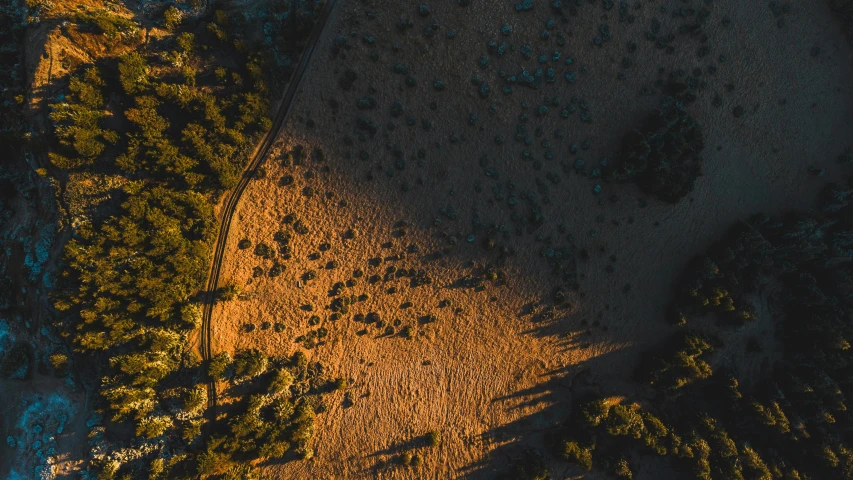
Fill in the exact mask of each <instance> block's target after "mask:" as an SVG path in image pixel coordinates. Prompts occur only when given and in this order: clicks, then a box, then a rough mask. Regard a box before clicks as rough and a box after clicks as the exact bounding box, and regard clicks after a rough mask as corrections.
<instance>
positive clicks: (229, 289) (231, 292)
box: [217, 284, 240, 302]
mask: <svg viewBox="0 0 853 480" xmlns="http://www.w3.org/2000/svg"><path fill="white" fill-rule="evenodd" d="M217 293H218V295H217V296H218V297H219V299H220V300H223V301H226V302H228V301H231V300H234V299H235V298H237V295H240V287H238V286H237V285H234V284H231V285H226V286H224V287H220V288H219V292H217Z"/></svg>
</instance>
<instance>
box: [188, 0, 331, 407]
mask: <svg viewBox="0 0 853 480" xmlns="http://www.w3.org/2000/svg"><path fill="white" fill-rule="evenodd" d="M335 3H336V0H327V3H326V5H325V6H324V8H323V13H322V14H321V15H320V18H319V19H318V20H317V24H316V25H315V26H314V30H313V31H312V32H311V37H309V39H308V44H307V45H306V46H305V52H304V53H303V54H302V57H301V58H300V59H299V66H298V67H297V68H296V71H295V72H294V73H293V76H292V77H291V79H290V82H289V83H288V86H287V91H286V92H285V94H284V97H283V98H282V100H281V103H280V104H279V107H278V112H277V113H276V116H275V119H274V120H273V124H272V127H270V129H269V130H268V131H267V133H266V135H265V136H264V139H263V140H262V141H261V144H260V145H259V146H258V148H257V149H256V150H255V154H254V156H253V157H252V160H251V162H250V163H249V165H248V166H247V167H246V170H245V171H244V172H243V176H242V178H241V179H240V183H238V184H237V186H236V187H235V188H234V189H233V190H232V191H231V193H230V194H228V197H227V198H226V199H225V203H224V207H223V209H222V221H221V223H220V228H219V236H218V237H217V238H216V244H215V246H214V256H213V264H212V267H211V270H210V275H209V276H208V280H207V289H206V294H205V299H204V310H203V313H202V326H201V329H202V331H201V355H202V358H203V359H204V360H209V359H210V358H211V357H212V356H213V351H212V349H211V346H210V345H211V341H210V340H211V333H210V319H211V316H212V314H213V306H214V303H215V301H216V289H217V288H218V285H219V273H220V270H221V268H222V259H223V258H224V256H225V244H226V242H227V240H228V232H229V230H230V228H231V219H232V217H233V215H234V210H235V209H236V207H237V204H238V203H239V202H240V197H241V196H242V195H243V191H245V190H246V187H247V186H248V185H249V182H250V181H251V180H252V179H253V178H254V177H255V174H256V172H257V170H258V168H259V167H260V166H261V165H262V164H263V163H264V160H266V158H267V156H268V155H269V152H270V149H271V148H272V146H273V143H274V142H275V139H276V138H277V137H278V134H279V132H280V131H281V128H282V126H283V125H284V120H285V119H286V118H287V115H288V113H290V109H291V105H292V104H293V99H294V98H295V97H296V91H297V90H298V89H299V85H300V84H301V82H302V77H303V76H304V75H305V71H306V70H307V67H308V62H309V61H310V60H311V55H312V54H313V53H314V47H316V45H317V42H318V40H319V39H320V36H321V35H322V34H323V30H324V29H325V27H326V24H327V23H328V19H329V14H330V13H331V12H332V9H333V8H334V7H335ZM207 406H208V409H207V414H208V417H209V419H211V420H212V419H215V418H216V383H215V382H214V381H210V382H208V384H207Z"/></svg>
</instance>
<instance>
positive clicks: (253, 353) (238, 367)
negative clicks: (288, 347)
mask: <svg viewBox="0 0 853 480" xmlns="http://www.w3.org/2000/svg"><path fill="white" fill-rule="evenodd" d="M267 365H268V359H267V356H266V355H264V353H263V352H261V351H260V350H258V349H256V348H252V349H249V350H241V351H240V352H238V353H237V354H236V355H235V358H234V374H235V375H236V376H238V377H245V378H252V377H257V376H258V375H261V374H262V373H264V372H266V370H267Z"/></svg>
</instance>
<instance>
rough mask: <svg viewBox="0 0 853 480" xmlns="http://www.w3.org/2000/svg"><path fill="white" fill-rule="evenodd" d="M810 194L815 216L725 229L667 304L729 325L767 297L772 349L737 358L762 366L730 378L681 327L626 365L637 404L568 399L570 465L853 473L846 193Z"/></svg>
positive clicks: (850, 240) (852, 287)
mask: <svg viewBox="0 0 853 480" xmlns="http://www.w3.org/2000/svg"><path fill="white" fill-rule="evenodd" d="M821 198H822V201H821V209H820V211H819V212H816V213H811V214H792V215H790V216H788V217H786V218H784V219H770V218H767V217H765V216H756V217H754V218H753V219H751V220H750V221H748V222H744V223H742V224H739V225H737V226H735V227H734V228H733V229H732V230H731V231H730V232H729V234H728V235H727V236H726V237H725V238H724V239H723V240H721V241H720V242H718V243H717V244H715V245H714V246H713V247H712V248H711V249H710V250H709V251H708V252H707V253H706V254H705V255H703V256H701V257H699V258H697V259H696V260H695V261H694V262H692V263H691V265H690V266H689V267H688V268H687V269H686V271H685V273H684V277H683V278H682V279H681V281H679V282H678V285H680V286H681V287H680V289H679V290H678V292H677V296H676V299H675V301H674V302H673V305H672V312H671V313H672V319H673V320H674V322H675V323H677V324H680V325H686V327H684V328H690V327H691V326H692V327H694V328H699V327H702V326H703V325H702V322H707V321H709V320H708V319H709V318H716V319H717V323H718V324H719V326H720V327H721V328H724V329H726V328H728V329H732V328H738V327H739V326H742V325H744V324H745V323H748V322H754V321H757V318H756V317H757V315H758V312H757V309H756V302H758V301H762V300H761V298H762V297H763V298H765V300H764V301H769V302H771V303H772V304H773V305H774V306H775V307H776V308H771V309H769V310H768V309H764V311H763V312H762V313H761V314H762V315H772V316H773V318H772V322H773V324H774V327H775V330H776V334H775V336H776V339H775V341H776V343H777V345H776V346H775V347H773V346H772V345H773V343H774V342H772V341H768V340H770V339H764V340H765V341H764V342H763V344H764V345H765V346H762V342H758V341H757V339H755V340H754V341H752V342H747V344H746V352H743V355H760V354H764V353H767V354H768V355H771V354H772V355H775V357H774V358H779V361H777V362H776V364H775V365H773V369H772V372H770V373H768V374H766V375H764V376H763V377H761V378H758V379H750V382H749V384H747V385H742V379H739V377H738V374H739V372H738V371H736V370H733V369H731V368H730V367H729V366H728V365H727V363H726V362H720V361H715V359H716V360H719V358H718V357H715V355H716V353H715V352H716V351H717V350H718V347H720V346H722V342H721V341H720V340H717V339H713V338H708V337H706V336H704V335H702V334H699V333H696V332H691V331H683V332H681V333H679V334H677V335H676V336H675V337H674V338H673V339H671V341H670V342H669V343H668V345H666V346H665V347H664V348H662V349H660V350H658V351H657V352H652V353H650V354H648V356H647V357H646V358H645V360H644V361H643V362H641V364H640V367H639V368H638V370H637V379H638V380H639V381H641V382H643V383H646V384H648V385H650V386H651V387H653V389H654V391H655V392H656V395H657V397H656V399H655V401H654V402H653V405H652V408H651V409H650V410H646V409H644V408H641V407H640V406H639V405H637V404H628V405H626V404H623V403H618V402H616V403H614V402H607V401H606V400H601V399H588V400H580V401H578V402H576V404H575V406H574V408H573V411H572V418H571V420H570V421H569V424H568V425H567V426H566V428H565V429H564V431H563V433H561V434H560V435H558V438H557V439H555V445H557V448H558V450H559V453H561V454H562V455H563V457H564V458H566V459H568V460H571V461H573V462H576V463H578V464H580V465H581V466H583V467H584V468H590V467H591V466H592V465H593V464H594V463H600V464H601V465H602V466H612V465H615V463H614V462H615V460H614V459H616V457H619V458H622V456H626V457H629V456H634V457H636V456H641V455H665V456H668V457H670V458H671V459H672V462H673V465H674V466H675V468H677V469H679V470H681V471H683V472H689V473H690V474H691V475H692V476H694V477H696V478H700V479H762V480H764V479H766V480H770V479H774V478H786V479H807V478H810V479H818V478H853V445H851V441H850V437H849V433H848V432H849V430H850V428H851V425H853V418H851V416H850V413H849V409H848V406H847V398H848V397H850V396H851V395H853V385H851V382H850V378H851V377H850V372H851V367H853V358H851V348H850V342H851V341H853V326H851V324H850V318H853V294H851V292H853V262H851V259H853V206H851V205H850V201H851V199H853V188H851V187H850V186H849V185H829V186H828V187H827V188H826V190H825V191H824V192H823V194H822V196H821ZM708 314H712V315H711V316H710V317H709V316H708ZM704 330H708V329H707V328H705V329H704ZM768 345H769V346H768ZM770 348H773V349H774V351H773V352H765V351H763V350H764V349H770ZM714 364H716V365H720V366H718V367H716V368H712V365H714ZM652 411H653V412H655V413H652ZM599 457H600V458H599ZM599 459H600V462H599ZM617 460H618V459H617Z"/></svg>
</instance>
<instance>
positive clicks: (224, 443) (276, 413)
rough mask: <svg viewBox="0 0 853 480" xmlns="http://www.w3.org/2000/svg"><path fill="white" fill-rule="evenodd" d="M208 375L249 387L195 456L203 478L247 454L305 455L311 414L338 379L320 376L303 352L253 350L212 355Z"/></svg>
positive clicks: (259, 456) (307, 455)
mask: <svg viewBox="0 0 853 480" xmlns="http://www.w3.org/2000/svg"><path fill="white" fill-rule="evenodd" d="M209 373H210V375H211V376H212V377H213V378H218V379H228V380H230V381H231V382H232V383H233V384H241V385H243V386H244V388H245V385H246V384H247V383H248V384H249V385H250V387H251V388H250V390H251V391H248V392H247V393H246V394H245V395H244V400H243V401H242V402H241V404H240V405H239V406H237V407H235V408H234V411H233V412H232V413H231V414H230V420H229V421H228V428H227V431H226V432H223V434H221V435H216V436H214V437H213V438H212V439H211V441H210V442H208V444H207V448H206V450H205V451H204V453H202V454H201V455H200V457H199V468H198V471H199V474H200V475H201V476H202V477H207V476H211V475H219V474H224V473H226V472H227V471H228V470H229V469H231V468H234V466H235V465H236V464H239V463H240V462H241V461H242V460H247V459H260V460H266V459H280V458H288V457H292V458H301V459H308V458H311V457H312V456H313V454H314V452H313V450H312V448H311V446H310V440H311V437H312V436H313V435H314V418H315V415H316V413H319V412H320V411H322V410H323V404H322V402H321V397H322V395H323V393H326V392H329V391H331V390H333V389H335V388H336V387H335V385H337V383H335V382H332V381H329V380H328V379H326V378H325V377H324V376H323V367H322V365H320V364H319V363H310V362H308V359H307V357H306V356H305V354H304V353H302V352H297V353H296V354H294V355H293V356H292V357H290V358H268V357H267V356H266V355H264V354H263V353H262V352H260V351H258V350H254V349H252V350H242V351H239V352H237V353H236V355H235V357H234V359H233V360H232V359H230V358H229V357H228V356H227V355H226V354H220V355H218V356H216V357H215V358H214V359H213V361H212V362H211V364H210V370H209Z"/></svg>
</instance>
